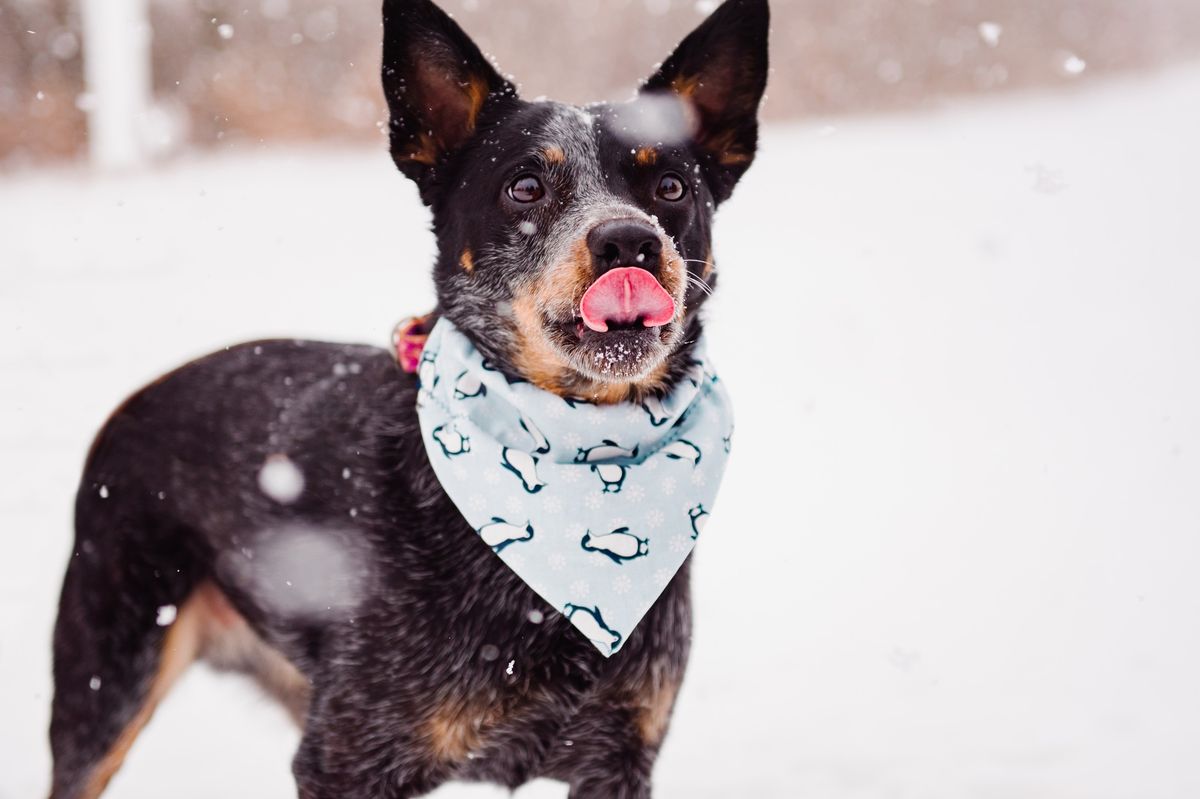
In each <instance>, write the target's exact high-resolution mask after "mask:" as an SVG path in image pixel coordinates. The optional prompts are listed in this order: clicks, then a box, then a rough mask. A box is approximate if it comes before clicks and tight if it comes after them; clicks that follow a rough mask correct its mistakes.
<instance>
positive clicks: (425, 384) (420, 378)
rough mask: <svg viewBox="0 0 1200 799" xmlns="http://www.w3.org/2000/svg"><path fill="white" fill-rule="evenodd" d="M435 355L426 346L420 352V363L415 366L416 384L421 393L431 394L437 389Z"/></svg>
mask: <svg viewBox="0 0 1200 799" xmlns="http://www.w3.org/2000/svg"><path fill="white" fill-rule="evenodd" d="M436 364H437V353H436V352H430V350H429V347H428V346H426V347H425V349H424V350H423V351H422V352H421V363H420V364H419V365H418V366H417V382H418V384H419V385H420V386H421V390H422V391H426V392H431V391H433V390H434V388H436V387H437V381H438V374H437V366H436Z"/></svg>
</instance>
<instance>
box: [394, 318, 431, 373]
mask: <svg viewBox="0 0 1200 799" xmlns="http://www.w3.org/2000/svg"><path fill="white" fill-rule="evenodd" d="M434 321H436V320H435V319H434V318H433V314H426V315H425V316H410V317H408V318H407V319H402V320H400V324H398V325H396V328H395V329H394V330H393V331H392V352H393V354H394V355H395V356H396V363H398V364H400V368H401V369H403V370H404V371H406V372H408V373H409V374H416V373H417V367H419V366H420V365H421V352H422V351H423V350H424V349H425V342H426V341H428V340H429V331H430V329H431V328H432V327H433V324H432V323H433V322H434Z"/></svg>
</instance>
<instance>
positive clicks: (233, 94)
mask: <svg viewBox="0 0 1200 799" xmlns="http://www.w3.org/2000/svg"><path fill="white" fill-rule="evenodd" d="M149 2H150V21H151V26H152V30H153V46H152V53H153V76H154V93H155V108H154V109H153V114H154V119H153V120H151V122H152V123H153V124H152V125H151V127H152V128H153V131H154V135H155V136H157V137H158V138H159V139H161V141H160V142H159V144H160V147H159V149H160V150H162V151H167V152H169V151H172V150H179V149H184V148H187V147H192V146H199V147H213V146H221V145H222V143H231V142H245V141H259V140H263V141H266V140H271V141H280V140H313V139H321V140H325V141H363V140H367V141H369V140H371V139H372V137H378V136H379V131H378V128H379V125H380V124H381V122H382V120H383V102H382V97H381V95H380V91H379V87H378V66H379V65H378V59H379V38H380V22H379V5H380V3H379V2H378V1H377V0H371V2H350V0H149ZM443 5H444V7H445V8H446V9H447V10H448V11H450V12H451V13H452V14H453V15H454V16H455V17H456V18H457V19H458V20H459V22H460V23H461V24H462V25H463V26H464V27H465V28H466V29H467V30H468V31H469V32H470V33H471V35H472V36H474V37H475V39H476V41H478V42H479V43H480V44H481V46H482V47H483V48H484V49H485V51H487V52H488V53H489V54H491V55H493V56H495V57H496V59H497V61H498V62H499V64H500V66H501V68H502V70H503V71H505V72H506V73H511V74H513V75H515V76H516V77H517V80H518V81H519V83H520V85H521V89H522V93H523V94H524V95H525V96H527V97H537V96H541V95H546V96H553V97H555V98H559V99H563V100H570V101H576V102H584V101H590V100H599V99H621V98H623V97H625V96H627V95H628V94H629V92H630V91H631V89H632V87H633V85H634V84H635V82H636V81H637V80H638V79H640V78H641V77H644V76H645V75H647V74H648V73H649V72H650V71H651V69H652V67H653V66H654V65H655V64H656V62H658V61H660V60H662V59H663V58H665V57H666V55H667V54H668V53H669V52H670V49H671V48H672V47H673V45H674V44H675V43H676V42H677V41H678V40H679V39H680V38H681V37H682V36H683V35H684V34H685V33H686V32H687V31H688V30H689V29H690V28H691V27H692V26H694V25H695V24H696V23H698V21H699V20H700V19H701V18H702V17H703V15H704V14H706V13H708V12H710V11H711V10H712V9H713V8H715V7H716V5H717V3H716V1H715V0H698V1H697V0H568V2H563V0H444V3H443ZM773 10H774V26H773V39H772V47H773V67H774V71H773V75H772V81H771V85H770V87H769V89H768V102H767V105H766V108H765V114H766V116H767V117H768V118H769V119H775V120H779V119H788V118H796V117H802V116H814V115H832V114H844V113H851V112H861V111H881V110H890V109H900V108H910V107H914V106H923V105H935V104H938V103H940V102H942V101H943V100H944V99H945V98H946V97H948V96H952V95H959V94H965V93H977V92H990V91H997V90H1002V89H1014V88H1028V87H1041V86H1055V85H1061V84H1066V83H1072V82H1078V81H1080V80H1086V79H1089V78H1091V77H1092V76H1095V75H1103V74H1105V73H1111V72H1114V71H1118V70H1125V69H1135V68H1150V67H1156V66H1160V65H1163V64H1167V63H1171V62H1175V61H1178V60H1181V59H1185V58H1190V57H1194V56H1196V55H1197V54H1200V2H1198V1H1197V0H1136V2H1133V1H1131V0H774V3H773ZM83 39H84V37H83V35H82V33H81V30H80V17H79V12H78V10H77V7H76V3H75V2H73V1H72V0H0V166H9V167H12V166H20V165H23V164H27V163H31V162H39V161H46V160H52V159H61V158H71V157H77V156H79V155H81V154H82V152H83V151H84V145H85V141H86V139H85V136H86V119H85V112H86V110H87V108H88V104H89V102H90V98H89V95H88V93H87V89H86V86H85V85H84V81H83V66H82V55H83V52H84V48H86V46H87V42H86V41H84V40H83Z"/></svg>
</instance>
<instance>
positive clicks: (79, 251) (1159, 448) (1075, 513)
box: [0, 67, 1200, 799]
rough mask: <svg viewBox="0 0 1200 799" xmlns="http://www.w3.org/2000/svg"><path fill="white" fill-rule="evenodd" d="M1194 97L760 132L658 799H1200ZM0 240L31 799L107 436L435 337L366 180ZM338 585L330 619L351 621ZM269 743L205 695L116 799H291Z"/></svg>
mask: <svg viewBox="0 0 1200 799" xmlns="http://www.w3.org/2000/svg"><path fill="white" fill-rule="evenodd" d="M1197 90H1200V68H1195V67H1193V68H1188V69H1181V70H1178V71H1175V72H1171V73H1166V74H1162V75H1159V76H1157V77H1154V78H1145V79H1141V80H1132V79H1131V80H1128V81H1126V82H1123V83H1115V84H1111V85H1107V86H1104V87H1102V88H1100V89H1094V90H1089V91H1084V92H1080V93H1072V94H1053V95H1044V96H1036V95H1032V96H1009V97H1007V98H1006V99H1003V100H998V101H996V102H995V103H994V104H990V105H972V106H964V107H961V108H958V109H956V110H950V111H946V112H942V113H936V114H925V115H913V116H900V117H882V118H873V119H840V120H838V121H837V127H836V129H834V128H832V127H830V125H829V122H828V121H826V120H819V119H817V120H812V121H811V122H809V123H807V124H804V125H799V126H793V127H789V128H773V129H768V130H767V131H766V132H765V135H764V141H763V154H762V158H761V161H760V163H759V164H757V165H756V166H755V168H754V169H753V170H752V171H751V172H750V174H749V175H748V176H747V178H746V180H745V182H744V183H743V185H742V186H741V187H740V189H739V190H738V193H737V196H736V197H735V199H734V200H733V201H732V202H731V203H730V205H729V206H728V208H726V209H723V211H722V214H721V217H720V221H719V223H718V228H717V258H718V266H719V269H720V271H721V288H720V291H718V292H717V297H716V299H715V300H714V303H713V307H712V311H711V313H710V317H711V319H712V323H711V326H710V330H711V334H712V335H711V348H710V351H711V355H712V357H713V359H714V361H715V363H716V365H717V367H718V368H719V369H720V371H721V375H722V379H723V380H725V381H726V384H727V385H728V386H729V388H730V390H731V391H732V393H733V396H734V401H735V405H736V409H737V412H738V440H737V446H736V447H735V448H734V450H733V456H732V457H733V460H732V462H731V465H730V469H729V474H728V477H727V480H726V484H725V486H724V488H723V490H722V494H721V496H720V497H719V500H718V503H717V506H716V508H715V510H714V512H713V515H712V517H711V520H710V522H709V524H708V527H707V528H706V530H705V533H704V537H703V541H702V543H701V545H700V546H699V547H698V549H697V557H696V567H695V587H694V594H695V598H696V609H697V622H696V637H695V643H694V649H693V665H692V668H691V671H690V672H689V675H688V679H687V682H686V684H685V685H684V688H683V690H682V692H681V694H680V697H679V704H678V709H677V713H676V720H675V723H674V725H673V728H672V731H671V734H670V737H669V738H668V740H667V743H666V745H665V747H664V750H663V753H662V757H661V760H660V763H659V767H658V769H657V771H656V780H657V785H658V788H659V792H660V795H661V796H666V797H672V796H690V797H728V796H755V797H795V796H815V797H828V798H829V799H879V798H880V797H897V798H902V797H921V798H922V799H961V798H962V797H971V798H972V799H974V798H975V797H979V798H980V799H989V798H996V799H999V798H1000V797H1015V796H1019V797H1022V799H1124V798H1125V797H1132V796H1136V797H1139V799H1176V798H1177V797H1179V798H1182V797H1192V796H1197V795H1200V765H1198V764H1197V760H1196V758H1195V744H1196V741H1198V740H1200V689H1198V688H1197V681H1196V675H1197V674H1200V625H1197V623H1196V619H1197V618H1200V580H1197V579H1196V574H1197V571H1198V568H1200V535H1198V532H1200V490H1198V489H1200V373H1198V371H1197V364H1198V363H1200V314H1198V313H1197V308H1200V269H1197V266H1198V264H1200V244H1198V243H1197V241H1198V240H1197V238H1196V233H1195V227H1196V223H1195V213H1196V204H1195V193H1196V187H1197V185H1200V159H1197V158H1196V156H1195V150H1194V145H1193V144H1192V143H1193V142H1195V141H1197V140H1200V105H1198V104H1197V103H1195V102H1194V99H1195V97H1196V94H1197ZM1047 181H1048V182H1047ZM1040 184H1045V185H1042V187H1041V188H1039V185H1040ZM1047 185H1048V186H1051V187H1052V188H1053V190H1043V189H1045V187H1046V186H1047ZM0 219H4V220H5V236H4V244H3V246H4V248H5V249H4V253H3V256H2V257H3V263H2V264H0V279H2V284H3V286H4V289H3V291H2V292H0V325H2V330H3V334H4V335H3V338H2V339H0V371H2V373H3V374H4V381H5V382H4V386H5V390H4V392H3V394H2V399H0V402H2V403H3V413H0V529H2V530H3V531H4V535H5V538H4V547H5V550H4V557H2V558H0V708H3V716H2V720H0V751H3V752H4V753H5V759H4V761H3V762H4V768H2V769H0V797H4V798H5V799H10V798H14V797H27V796H38V795H44V792H45V789H46V785H47V780H46V777H47V773H48V769H49V756H48V751H47V747H46V744H45V735H44V730H45V728H46V724H47V719H48V707H49V699H50V690H51V684H50V678H49V667H50V661H49V638H50V630H51V625H52V622H53V614H54V607H55V601H56V598H57V592H58V589H59V581H60V579H61V574H62V570H63V567H64V565H65V564H66V562H67V558H68V556H69V554H70V551H71V545H70V514H71V507H72V497H73V493H74V490H75V480H76V479H77V476H78V470H79V467H80V464H81V462H82V459H83V457H84V454H85V452H86V449H87V446H88V443H89V439H90V436H91V434H92V433H93V432H94V431H95V430H96V428H97V427H98V426H99V425H100V424H101V423H102V422H103V420H104V418H105V417H106V415H107V413H108V412H109V411H110V410H111V409H112V408H113V407H114V406H115V405H116V404H117V403H118V402H120V400H121V399H122V398H123V397H124V396H125V395H126V394H127V393H128V392H129V391H131V390H132V389H134V388H135V387H137V386H138V385H140V384H141V383H143V382H145V381H147V380H149V379H151V378H153V377H155V376H156V375H158V374H159V373H161V372H162V371H164V370H166V369H169V368H171V367H172V366H174V365H176V364H178V363H180V362H181V361H183V360H185V359H187V358H189V357H191V356H194V355H198V354H201V353H204V352H206V351H209V350H212V349H214V348H218V347H220V346H223V345H225V344H229V343H233V342H236V341H240V340H248V339H253V338H256V337H260V336H270V335H289V336H291V335H296V336H313V337H319V338H325V339H332V340H348V341H373V342H377V343H379V344H380V345H386V343H387V341H388V334H389V332H390V330H391V327H392V325H393V324H394V322H395V321H396V320H397V319H398V318H400V317H402V316H405V315H409V314H412V313H418V312H422V311H424V310H426V309H428V308H429V307H430V305H431V292H430V287H429V278H428V275H429V264H430V263H431V262H432V253H433V247H432V242H431V241H430V239H429V235H428V233H427V232H426V231H427V224H428V223H427V219H426V216H425V214H424V211H423V210H422V208H421V206H420V204H419V202H418V200H417V198H416V195H415V192H414V191H413V190H412V188H411V187H410V186H408V185H407V184H406V183H405V181H404V180H403V179H402V178H401V177H400V176H399V175H398V174H396V173H395V172H394V170H393V169H392V167H391V166H390V162H389V159H388V157H387V155H386V153H384V152H383V151H382V148H381V150H380V151H379V152H370V153H363V152H329V151H282V152H281V151H275V150H263V151H258V152H242V153H240V154H234V155H230V154H226V155H223V156H213V157H209V158H202V159H197V160H194V161H190V162H184V163H179V164H176V165H174V166H172V167H170V168H167V169H163V170H162V171H159V172H154V173H131V174H118V175H108V176H104V177H97V176H92V175H88V174H81V173H78V172H74V171H59V172H49V173H42V174H35V175H28V176H25V177H21V178H8V179H6V180H5V181H4V182H3V183H2V184H0ZM306 546H307V547H308V548H309V549H310V550H312V551H318V552H319V553H320V554H321V556H322V557H325V556H326V555H328V554H329V553H328V552H326V550H325V549H324V548H323V547H327V546H329V542H327V541H323V540H316V539H314V540H313V541H310V542H308V543H307V544H306ZM334 554H337V555H338V556H339V557H342V558H343V559H344V562H345V565H346V570H345V573H344V574H342V575H341V577H343V578H346V579H345V581H343V580H342V579H340V578H339V579H338V580H336V581H334V582H332V583H327V584H325V585H324V588H323V589H322V591H323V594H322V595H324V594H328V593H329V592H330V591H333V592H334V595H335V596H344V598H345V599H346V600H347V601H352V599H353V595H354V591H353V590H352V589H353V588H354V582H355V581H354V579H353V578H354V577H355V576H356V575H357V574H358V568H359V564H356V563H355V560H354V553H353V552H350V553H345V552H342V551H341V550H340V549H335V550H334ZM259 557H265V558H267V560H268V561H270V560H271V557H272V553H271V552H269V551H268V552H265V553H259V554H256V556H255V559H254V562H255V563H258V560H259ZM306 560H307V558H306V556H304V553H303V552H301V553H297V552H295V551H291V550H287V551H281V552H278V553H275V565H274V567H273V568H274V569H276V570H281V571H279V574H284V573H286V575H287V577H288V579H289V580H290V581H292V582H293V583H295V582H296V580H294V579H292V578H293V577H295V576H296V575H297V574H303V572H304V569H303V567H304V564H305V562H306ZM266 574H267V575H268V576H270V575H271V574H273V572H272V571H271V570H270V569H268V571H267V572H266ZM276 576H279V575H278V574H277V575H276ZM309 576H310V577H311V578H313V579H317V578H321V579H324V578H322V576H321V575H309ZM318 587H320V586H318ZM283 599H288V600H291V599H292V597H291V594H290V593H288V592H283V591H281V600H283ZM314 610H319V608H314ZM93 687H94V688H95V689H96V690H101V686H100V684H99V679H98V678H97V679H96V680H95V681H94V683H93ZM296 740H297V737H296V733H295V732H294V731H292V730H291V728H290V727H289V725H288V723H287V721H286V719H285V716H284V714H283V713H282V712H281V711H279V710H278V709H276V708H275V707H274V706H272V705H271V704H270V702H269V701H268V700H266V699H263V698H261V697H259V696H258V694H257V693H255V691H254V690H253V689H252V688H250V687H249V686H248V685H247V684H245V683H244V682H242V681H241V680H239V679H238V678H234V677H227V676H218V675H216V674H214V673H212V672H211V671H209V670H207V669H204V668H198V669H194V670H193V671H191V672H190V673H189V674H188V675H187V676H186V677H185V678H184V680H183V682H182V684H181V685H180V686H179V687H178V688H177V689H176V691H175V692H174V693H173V694H172V695H171V696H170V697H169V698H168V700H167V701H166V703H165V704H164V706H163V707H162V709H161V710H160V712H159V713H158V715H157V716H156V717H155V719H154V721H153V722H152V723H151V725H150V727H149V729H148V730H147V731H146V733H145V734H144V735H143V736H142V737H141V738H140V739H139V740H138V742H137V744H136V745H135V746H134V748H133V750H132V752H131V754H130V757H129V759H128V761H127V764H126V768H125V769H124V770H122V771H121V772H120V773H119V774H118V776H117V777H116V779H115V780H114V782H113V786H112V790H111V792H110V794H108V796H111V797H113V799H135V798H138V797H146V796H172V797H178V798H179V799H199V798H200V797H208V796H259V797H264V798H265V799H271V798H272V797H277V798H279V799H282V797H291V796H294V789H293V787H292V784H291V780H290V774H289V760H290V757H291V753H292V751H293V750H294V747H295V745H296ZM206 763H219V764H221V768H206V767H204V765H203V764H206ZM505 794H506V792H504V791H500V790H497V789H493V788H490V787H487V786H451V787H447V788H444V789H442V790H441V791H439V792H438V793H437V796H438V797H441V798H442V799H454V798H455V797H457V798H459V799H462V798H463V797H480V798H481V799H482V798H483V797H501V796H504V795H505ZM563 795H564V790H563V788H562V786H560V785H556V784H554V783H550V782H540V783H537V784H535V785H532V786H529V787H527V788H525V789H522V790H520V791H518V792H517V793H516V796H517V797H519V799H541V798H543V797H562V796H563Z"/></svg>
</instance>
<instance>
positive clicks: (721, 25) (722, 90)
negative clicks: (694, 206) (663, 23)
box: [642, 0, 771, 202]
mask: <svg viewBox="0 0 1200 799" xmlns="http://www.w3.org/2000/svg"><path fill="white" fill-rule="evenodd" d="M770 22H771V10H770V7H769V6H768V3H767V0H725V2H724V3H723V4H722V5H721V7H720V8H718V9H717V10H716V11H714V12H713V13H712V16H710V17H709V18H708V19H706V20H705V21H704V22H703V23H702V24H701V25H700V27H698V28H696V30H694V31H692V32H691V33H690V34H688V36H687V38H686V39H684V40H683V42H682V43H681V44H680V45H679V47H677V48H676V49H675V52H674V53H672V54H671V57H670V58H668V59H667V60H666V62H665V63H664V64H663V65H662V68H661V69H659V71H658V72H657V73H655V74H654V76H653V77H651V78H650V80H648V81H646V83H645V85H644V86H643V87H642V93H644V94H653V93H665V92H674V93H675V94H676V95H678V96H679V97H680V98H681V99H682V100H684V101H685V102H686V103H687V105H688V106H689V108H690V111H691V116H692V120H693V128H694V129H693V140H694V141H695V143H696V146H697V148H698V149H699V150H700V154H701V157H702V158H703V159H704V162H705V163H704V167H705V169H706V170H707V172H708V175H709V178H710V181H709V182H710V184H711V185H712V190H713V195H714V197H715V199H716V201H717V202H722V201H724V200H726V199H728V197H729V195H730V194H732V193H733V187H734V186H735V185H736V184H737V182H738V179H739V178H741V176H742V174H743V173H744V172H745V171H746V169H748V168H749V166H750V164H751V162H752V161H753V160H754V153H755V150H756V149H757V147H758V106H759V104H760V103H761V102H762V96H763V92H764V91H765V90H766V87H767V32H768V29H769V27H770Z"/></svg>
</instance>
